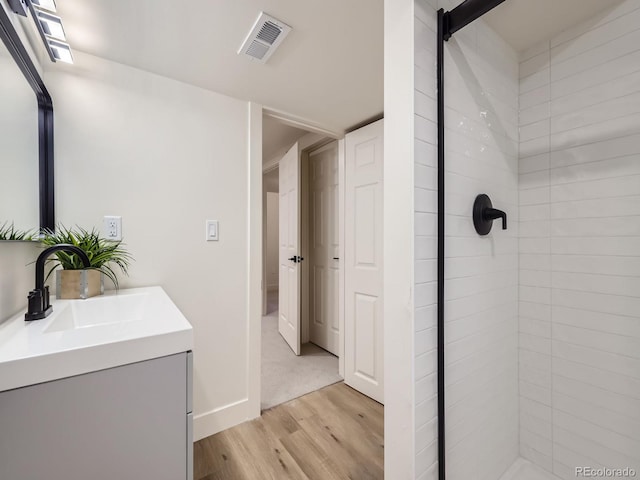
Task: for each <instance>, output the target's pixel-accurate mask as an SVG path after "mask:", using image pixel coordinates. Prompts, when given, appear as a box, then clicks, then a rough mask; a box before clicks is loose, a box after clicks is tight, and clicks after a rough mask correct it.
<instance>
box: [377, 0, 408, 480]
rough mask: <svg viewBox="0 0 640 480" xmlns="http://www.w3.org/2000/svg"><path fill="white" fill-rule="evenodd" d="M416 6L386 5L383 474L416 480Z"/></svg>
mask: <svg viewBox="0 0 640 480" xmlns="http://www.w3.org/2000/svg"><path fill="white" fill-rule="evenodd" d="M414 10H415V9H414V0H385V2H384V114H385V121H384V179H383V190H384V192H383V205H384V207H383V211H384V234H383V244H384V245H383V251H384V262H383V263H384V267H383V272H384V273H383V289H384V293H383V295H384V379H385V381H384V400H385V415H384V435H385V448H384V469H385V478H390V479H398V480H405V479H412V478H415V473H416V472H415V433H414V432H415V409H414V407H415V387H414V353H413V352H414V345H413V343H414V297H413V295H414V282H413V278H414V264H413V262H414V253H413V248H414V241H413V235H414V218H413V217H414V203H413V202H414V199H413V196H414V195H413V189H412V188H407V187H408V186H411V185H413V181H414V177H413V174H414V159H413V155H414V151H413V142H414V133H413V132H414V118H413V112H414V107H413V96H414V95H413V85H414V82H413V75H414V67H413V62H414V55H413V45H414V32H413V23H414Z"/></svg>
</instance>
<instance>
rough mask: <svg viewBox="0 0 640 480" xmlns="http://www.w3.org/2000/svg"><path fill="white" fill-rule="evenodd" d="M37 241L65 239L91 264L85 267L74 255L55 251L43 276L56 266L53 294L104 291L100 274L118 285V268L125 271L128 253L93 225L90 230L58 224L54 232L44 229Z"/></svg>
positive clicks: (77, 295) (85, 295) (89, 294)
mask: <svg viewBox="0 0 640 480" xmlns="http://www.w3.org/2000/svg"><path fill="white" fill-rule="evenodd" d="M41 242H42V243H43V244H44V245H45V246H47V247H50V246H53V245H59V244H61V243H66V244H70V245H74V246H76V247H78V248H80V249H82V250H83V251H84V252H85V253H86V254H87V257H89V260H90V262H91V267H90V268H87V269H85V268H84V265H83V263H82V261H81V260H80V259H79V258H78V256H77V255H75V254H73V253H68V252H64V251H61V252H56V253H55V256H54V257H51V259H49V260H48V262H50V263H52V264H53V265H52V267H51V269H50V270H49V273H48V274H47V278H48V277H49V276H50V275H51V273H52V272H53V271H54V270H56V269H57V268H58V267H61V268H62V269H61V270H60V269H58V270H56V297H57V298H89V297H93V296H96V295H101V294H103V293H104V277H105V276H106V277H107V278H109V280H111V282H113V285H114V287H115V288H116V290H117V289H118V287H119V285H118V277H117V275H116V270H117V269H119V270H120V271H121V272H122V273H123V274H124V275H128V274H129V264H130V262H131V260H132V257H131V255H130V254H129V252H127V250H126V249H125V248H124V246H123V244H122V242H121V241H113V240H108V239H106V238H102V237H100V235H99V234H98V232H97V231H96V230H95V229H92V230H91V231H89V230H85V229H84V228H80V227H76V228H75V229H73V228H66V227H64V226H59V227H58V228H57V229H56V231H55V232H50V231H45V232H44V235H43V237H42V239H41Z"/></svg>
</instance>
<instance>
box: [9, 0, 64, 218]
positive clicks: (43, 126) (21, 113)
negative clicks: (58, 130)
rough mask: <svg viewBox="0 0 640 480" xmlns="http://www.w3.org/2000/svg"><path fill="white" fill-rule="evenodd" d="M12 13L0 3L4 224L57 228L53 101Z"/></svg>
mask: <svg viewBox="0 0 640 480" xmlns="http://www.w3.org/2000/svg"><path fill="white" fill-rule="evenodd" d="M9 15H11V14H10V13H7V12H6V11H5V9H4V8H3V7H2V5H0V38H1V39H2V44H0V49H1V51H0V79H2V81H0V172H2V176H1V178H2V186H1V187H0V191H2V192H4V194H3V193H0V225H2V224H3V223H5V222H7V223H9V224H11V223H14V222H15V224H16V228H19V229H23V230H27V229H29V230H32V231H35V230H37V229H38V228H40V229H50V230H53V229H54V227H55V205H54V201H55V199H54V160H53V102H52V100H51V96H50V95H49V92H48V91H47V89H46V87H45V85H44V82H43V80H42V77H41V76H40V73H39V72H38V69H37V68H36V66H35V64H34V63H33V61H32V59H31V56H30V55H29V53H28V51H27V49H26V48H25V46H24V44H23V43H22V40H21V39H20V36H19V35H18V33H17V31H16V28H15V27H14V25H13V23H12V21H11V18H10V16H9ZM20 77H21V78H20ZM25 80H26V82H25ZM25 90H26V92H25ZM29 90H30V91H31V95H34V96H35V101H34V97H33V96H32V97H30V99H29V92H28V91H29ZM31 129H33V130H31ZM34 143H35V144H34ZM9 186H10V187H9ZM23 194H24V195H23ZM33 197H35V198H33ZM33 210H35V211H33ZM30 219H33V220H30ZM29 222H33V224H29Z"/></svg>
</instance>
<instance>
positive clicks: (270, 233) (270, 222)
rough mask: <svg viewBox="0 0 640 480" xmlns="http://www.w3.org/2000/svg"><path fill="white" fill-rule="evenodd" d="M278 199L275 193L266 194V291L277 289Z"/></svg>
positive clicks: (278, 196)
mask: <svg viewBox="0 0 640 480" xmlns="http://www.w3.org/2000/svg"><path fill="white" fill-rule="evenodd" d="M279 198H280V195H279V194H278V193H277V192H268V193H267V237H266V241H267V252H266V257H267V258H266V262H265V263H266V265H267V289H269V290H274V289H277V288H278V271H279V261H278V260H279V259H278V255H279V244H278V234H279V223H278V222H279V214H280V211H279Z"/></svg>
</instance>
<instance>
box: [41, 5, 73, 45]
mask: <svg viewBox="0 0 640 480" xmlns="http://www.w3.org/2000/svg"><path fill="white" fill-rule="evenodd" d="M36 12H37V15H38V21H39V22H40V25H41V26H42V30H44V33H45V35H47V36H49V37H53V38H55V39H56V40H62V41H65V40H66V39H67V37H66V36H65V34H64V27H63V26H62V19H61V18H60V17H58V16H57V15H52V14H50V13H47V12H44V11H42V10H37V11H36Z"/></svg>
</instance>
